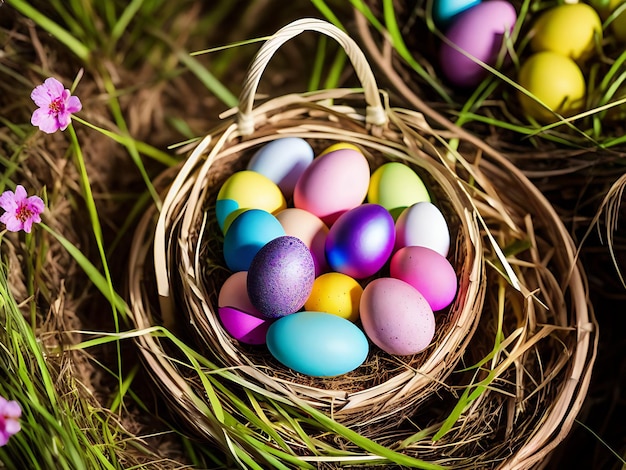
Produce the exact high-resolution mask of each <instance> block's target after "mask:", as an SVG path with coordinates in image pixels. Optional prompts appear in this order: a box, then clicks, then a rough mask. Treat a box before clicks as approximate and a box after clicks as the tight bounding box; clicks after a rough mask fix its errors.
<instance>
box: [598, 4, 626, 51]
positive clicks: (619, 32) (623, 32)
mask: <svg viewBox="0 0 626 470" xmlns="http://www.w3.org/2000/svg"><path fill="white" fill-rule="evenodd" d="M590 3H591V6H592V7H593V8H595V10H596V11H597V12H598V13H599V14H600V18H602V21H606V20H608V19H609V17H610V16H611V15H612V14H613V12H615V10H617V9H618V8H619V7H620V6H621V5H623V4H624V3H626V0H591V2H590ZM621 10H622V11H620V12H619V13H618V14H617V16H616V17H615V18H613V19H612V20H611V23H610V26H609V27H610V28H611V33H612V34H613V35H614V36H615V38H616V39H617V40H618V41H622V42H626V8H621Z"/></svg>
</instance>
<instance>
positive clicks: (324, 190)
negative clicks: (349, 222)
mask: <svg viewBox="0 0 626 470" xmlns="http://www.w3.org/2000/svg"><path fill="white" fill-rule="evenodd" d="M369 179H370V169H369V163H368V162H367V159H366V158H365V156H363V154H362V153H361V152H358V151H356V150H354V149H350V148H343V149H339V150H334V151H332V152H329V153H326V154H324V155H321V156H319V157H317V158H315V159H314V160H313V162H312V163H311V164H310V165H309V166H308V167H307V168H306V170H304V173H302V176H300V179H299V180H298V182H297V183H296V187H295V190H294V193H293V202H294V206H295V207H297V208H299V209H304V210H306V211H309V212H311V213H312V214H314V215H316V216H317V217H319V218H320V219H322V221H324V223H325V224H327V225H332V223H333V222H334V221H335V220H337V218H338V217H339V216H340V215H341V214H343V213H344V212H346V211H348V210H350V209H352V208H354V207H356V206H358V205H359V204H361V203H362V202H363V200H364V199H365V196H366V195H367V188H368V185H369Z"/></svg>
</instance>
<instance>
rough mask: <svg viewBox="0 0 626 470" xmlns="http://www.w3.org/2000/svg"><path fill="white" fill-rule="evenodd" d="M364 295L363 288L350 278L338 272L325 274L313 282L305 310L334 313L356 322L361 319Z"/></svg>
mask: <svg viewBox="0 0 626 470" xmlns="http://www.w3.org/2000/svg"><path fill="white" fill-rule="evenodd" d="M362 294H363V288H362V287H361V285H360V284H359V283H358V282H357V281H356V280H355V279H353V278H351V277H350V276H348V275H346V274H343V273H337V272H331V273H325V274H322V275H321V276H319V277H317V278H316V279H315V281H313V289H312V290H311V295H309V298H308V299H307V301H306V302H305V303H304V309H305V310H308V311H312V312H326V313H332V314H333V315H337V316H340V317H342V318H345V319H347V320H350V321H351V322H355V321H357V320H358V318H359V303H360V302H361V295H362Z"/></svg>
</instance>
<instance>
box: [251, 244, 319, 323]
mask: <svg viewBox="0 0 626 470" xmlns="http://www.w3.org/2000/svg"><path fill="white" fill-rule="evenodd" d="M313 281H315V263H314V261H313V255H311V251H310V250H309V248H308V247H307V246H306V245H305V244H304V242H303V241H302V240H300V239H299V238H297V237H292V236H289V235H286V236H282V237H278V238H275V239H273V240H271V241H270V242H268V243H267V244H266V245H265V246H263V247H262V248H261V249H260V250H259V252H258V253H257V254H256V255H255V257H254V258H253V259H252V262H251V263H250V269H248V281H247V289H248V296H249V297H250V302H252V305H254V306H255V307H256V308H257V309H258V310H259V312H261V314H262V315H263V316H264V317H267V318H279V317H284V316H285V315H289V314H292V313H294V312H297V311H298V310H299V309H301V308H302V306H303V305H304V302H306V300H307V298H308V297H309V295H310V294H311V289H312V288H313Z"/></svg>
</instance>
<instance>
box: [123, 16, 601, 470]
mask: <svg viewBox="0 0 626 470" xmlns="http://www.w3.org/2000/svg"><path fill="white" fill-rule="evenodd" d="M306 30H312V31H317V32H321V33H324V34H326V35H328V36H330V37H332V38H334V39H335V40H337V41H338V42H339V44H341V46H342V47H343V48H344V49H345V50H346V52H347V54H348V56H349V57H350V59H351V61H352V63H353V65H354V66H355V69H356V71H357V75H358V76H359V79H360V81H361V83H362V84H363V91H362V92H361V91H357V90H348V89H336V90H327V91H319V92H314V93H309V94H293V95H286V96H282V97H278V98H274V99H270V100H268V101H266V102H264V103H262V104H258V105H256V106H255V105H254V95H255V91H256V89H257V86H258V83H259V80H260V78H261V74H262V72H263V70H264V68H265V67H266V65H267V63H268V61H269V59H270V58H271V56H272V54H273V53H274V52H275V51H276V49H278V47H280V46H281V45H282V44H283V43H284V42H286V41H288V40H289V39H291V38H292V37H294V36H296V35H298V34H300V33H301V32H303V31H306ZM381 96H382V97H384V94H382V93H381V92H380V90H379V89H378V88H377V85H376V82H375V80H374V77H373V74H372V72H371V69H370V68H369V65H368V64H367V62H366V61H365V58H364V56H363V54H362V53H361V51H360V50H359V49H358V47H356V45H355V44H354V42H353V41H352V40H351V39H350V38H349V37H347V36H346V35H345V34H344V33H342V32H341V31H339V30H338V29H336V28H334V27H332V26H331V25H329V24H327V23H325V22H322V21H319V20H309V19H304V20H299V21H296V22H294V23H292V24H290V25H288V26H286V27H285V28H283V29H281V30H280V31H279V32H277V33H276V34H275V35H274V36H272V38H270V39H269V40H268V41H267V42H266V43H265V45H264V46H263V47H262V48H261V50H260V51H259V53H258V54H257V56H256V58H255V60H254V61H253V63H252V64H251V66H250V68H249V71H248V75H247V77H246V81H245V82H244V87H243V92H242V95H241V98H240V106H239V109H238V111H237V114H236V116H233V114H234V113H230V115H228V116H225V117H224V118H225V120H224V123H223V125H221V126H219V127H218V128H216V129H214V130H213V131H212V132H210V133H209V134H208V135H207V136H206V137H205V138H204V139H203V140H202V141H201V142H200V143H199V144H198V145H197V146H196V147H195V148H194V149H193V151H192V152H191V154H190V155H189V157H188V159H187V160H186V161H185V162H184V163H183V164H182V166H180V167H177V168H173V169H171V170H168V171H166V172H165V173H164V174H163V175H161V177H160V178H159V179H158V181H157V182H156V184H157V185H158V186H159V187H160V188H161V189H162V191H163V195H164V199H163V204H162V207H160V208H157V207H153V208H152V209H151V210H149V211H148V212H147V213H146V214H145V216H144V218H143V220H142V222H141V224H140V225H139V227H138V229H137V232H136V235H135V238H134V241H133V245H132V248H131V253H130V258H129V277H128V299H129V305H130V308H131V314H132V318H133V320H134V322H135V323H136V326H137V327H138V328H139V329H140V330H141V331H142V332H143V334H140V335H138V337H137V343H138V345H139V347H140V350H141V352H142V355H143V358H144V360H145V364H146V367H147V369H148V371H149V372H150V374H151V375H152V376H153V379H154V382H155V384H156V385H157V386H158V387H159V389H160V390H161V393H162V394H163V395H164V396H165V398H166V399H167V400H168V402H169V403H170V404H171V406H172V408H173V410H174V411H175V412H177V414H178V415H179V416H180V419H181V421H182V422H183V423H184V425H185V428H186V429H188V430H189V431H190V432H191V433H192V434H194V435H196V436H198V437H201V438H204V439H207V440H208V441H209V442H210V443H212V444H214V445H217V446H219V447H220V448H221V449H222V450H224V451H225V452H226V453H227V454H228V455H231V456H232V458H233V459H234V460H235V461H236V462H237V463H238V464H239V465H241V466H251V467H255V466H260V467H265V466H267V465H270V466H285V467H291V466H294V467H311V468H312V467H314V466H318V467H319V466H322V467H323V466H328V467H335V466H339V465H348V464H350V463H355V464H356V463H360V464H363V463H366V462H369V463H370V464H371V465H375V464H385V465H389V463H390V462H393V463H396V464H398V465H403V466H413V467H425V468H435V467H436V466H438V465H446V466H451V467H455V468H470V467H471V468H476V467H481V468H496V467H497V468H528V467H530V466H533V465H535V464H537V463H538V462H541V461H544V460H545V459H546V456H547V454H549V452H550V451H551V450H552V449H553V448H554V447H555V446H556V445H557V444H558V443H559V442H560V441H561V440H562V439H563V438H564V437H565V436H566V435H567V433H568V431H569V429H570V427H571V425H572V422H573V419H574V417H575V416H576V414H577V412H578V410H579V409H580V406H581V403H582V400H583V399H584V397H585V393H586V390H587V387H588V384H589V378H590V373H591V368H592V365H593V362H594V358H595V351H596V347H597V325H596V324H595V319H594V317H593V313H592V311H591V309H590V306H589V303H588V299H587V290H586V284H585V283H586V281H585V275H584V273H583V272H582V270H581V269H580V267H579V266H578V264H577V263H576V260H575V252H574V247H573V243H572V241H571V239H570V238H569V236H568V234H567V232H566V230H565V229H564V227H563V225H562V223H561V222H560V220H559V218H558V217H557V216H556V214H555V213H554V211H553V209H552V207H551V206H550V205H549V204H548V203H547V202H546V200H545V199H544V198H543V196H542V195H541V194H540V193H539V191H538V190H537V189H536V188H535V187H534V186H533V185H532V184H530V183H529V181H528V180H527V179H526V178H525V177H524V176H523V175H522V174H521V173H520V172H519V171H518V170H517V169H515V168H514V167H513V166H511V165H510V164H509V163H508V162H507V161H505V160H502V159H494V158H489V157H488V156H486V155H484V156H483V155H482V153H481V151H480V150H478V149H477V148H476V147H475V146H473V145H472V143H471V142H468V141H465V140H463V139H461V147H460V148H459V150H458V151H457V150H455V149H454V148H452V147H450V146H448V145H447V143H446V142H447V141H448V140H449V139H450V138H452V137H458V136H457V135H454V134H452V133H450V132H448V131H447V130H435V129H433V128H431V127H430V126H429V125H428V123H427V122H426V120H424V119H423V117H422V115H421V114H419V113H416V112H413V111H410V110H406V109H396V108H391V107H390V106H389V105H388V103H386V102H384V101H381ZM363 105H366V106H365V109H363ZM284 136H297V137H302V138H304V139H306V140H307V141H309V142H310V143H311V144H312V145H313V147H314V148H315V149H316V150H321V149H323V148H325V147H326V146H327V145H329V144H330V143H333V142H339V141H341V142H349V143H353V144H355V145H357V146H359V147H360V148H361V149H362V150H363V152H364V154H365V155H366V156H367V158H368V159H369V161H370V164H371V166H372V168H375V167H377V166H378V165H380V164H381V163H383V162H385V161H390V160H394V161H403V162H405V163H406V164H408V165H410V166H411V167H412V168H413V169H414V170H415V171H416V172H417V173H418V174H419V175H420V177H422V178H423V179H424V181H425V183H426V184H427V186H428V187H429V190H430V191H431V193H432V194H433V195H434V197H435V199H436V202H437V204H438V205H439V206H440V207H441V208H442V212H443V213H444V215H445V216H446V218H447V219H448V222H449V224H450V226H451V232H452V237H453V238H452V239H453V240H454V242H453V243H452V245H453V248H452V252H451V254H450V256H449V257H450V259H451V261H452V264H453V265H454V266H455V268H456V270H457V275H458V277H459V290H458V294H457V298H456V300H455V302H454V303H453V305H452V306H451V307H450V308H449V309H448V310H447V311H445V312H440V313H439V314H438V317H437V329H436V336H435V339H434V340H433V343H432V345H431V346H430V347H429V348H428V349H427V350H425V351H424V352H422V353H420V354H416V355H415V356H411V357H402V358H399V357H392V356H390V355H387V354H385V353H383V352H382V351H380V350H378V349H377V348H375V347H372V348H371V349H370V354H369V356H368V359H367V361H366V363H365V364H364V365H363V366H361V367H359V368H358V369H356V370H355V371H354V372H352V373H349V374H347V375H346V376H342V377H338V378H332V379H320V378H310V377H304V376H301V375H298V374H295V373H293V372H291V371H290V370H287V369H286V368H284V367H283V366H281V365H280V364H278V363H277V362H275V361H274V360H273V359H272V358H271V357H270V356H269V355H268V354H267V353H265V352H263V351H259V350H258V349H252V348H250V347H245V346H243V345H240V344H238V343H237V342H235V341H233V340H232V339H231V338H230V337H229V336H228V335H227V334H226V333H225V332H224V330H223V329H222V327H221V325H220V323H219V321H218V319H217V316H216V311H217V292H218V290H219V287H220V286H221V283H222V282H223V281H224V280H225V279H226V277H227V276H228V274H229V272H228V270H227V269H226V268H225V264H224V262H223V259H222V257H221V252H220V246H221V244H220V240H219V236H218V235H216V234H217V233H219V230H218V228H217V225H216V221H215V217H214V203H215V197H216V194H217V191H218V190H219V188H220V186H221V182H223V181H224V180H225V179H226V178H227V177H228V175H230V174H232V173H233V172H234V171H236V170H238V169H242V168H244V167H245V164H246V163H247V159H248V158H250V157H251V156H252V154H253V153H254V151H255V150H256V149H257V148H258V147H259V146H261V145H263V144H264V143H266V142H269V141H271V140H273V139H276V138H278V137H284ZM170 332H174V333H175V335H174V334H171V333H170ZM188 345H191V347H189V346H188Z"/></svg>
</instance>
